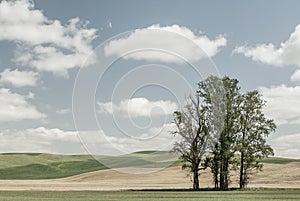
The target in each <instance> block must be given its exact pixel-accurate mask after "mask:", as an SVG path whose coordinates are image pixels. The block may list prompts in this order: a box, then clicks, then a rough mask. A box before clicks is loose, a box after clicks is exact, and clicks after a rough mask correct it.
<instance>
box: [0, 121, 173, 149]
mask: <svg viewBox="0 0 300 201" xmlns="http://www.w3.org/2000/svg"><path fill="white" fill-rule="evenodd" d="M173 129H174V125H173V124H164V125H163V126H161V127H155V128H152V129H150V130H149V131H148V132H147V133H143V134H141V138H146V140H140V139H134V138H130V137H116V136H109V135H106V134H104V132H103V131H78V132H77V131H63V130H61V129H58V128H53V129H48V128H44V127H39V128H29V129H25V130H12V129H7V130H3V131H0V144H1V146H0V152H47V153H67V154H75V153H81V154H82V153H86V151H85V150H84V149H83V146H82V144H81V142H80V140H79V138H78V136H80V138H81V139H83V142H84V144H85V145H86V146H87V147H86V148H87V150H88V151H89V153H91V154H93V155H117V154H125V153H132V152H135V151H142V150H170V149H171V148H172V146H173V143H174V140H176V138H174V136H173V135H171V134H170V131H171V130H173ZM58 145H59V146H58Z"/></svg>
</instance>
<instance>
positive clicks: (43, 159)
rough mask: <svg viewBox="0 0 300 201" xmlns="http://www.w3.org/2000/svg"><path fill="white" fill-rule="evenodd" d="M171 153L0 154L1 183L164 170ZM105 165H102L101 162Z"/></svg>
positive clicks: (168, 163)
mask: <svg viewBox="0 0 300 201" xmlns="http://www.w3.org/2000/svg"><path fill="white" fill-rule="evenodd" d="M169 156H170V155H169V152H161V151H159V152H156V151H147V152H136V153H132V154H127V155H122V156H97V157H96V159H97V160H96V159H95V158H93V157H91V156H89V155H54V154H44V153H43V154H42V153H6V154H0V179H54V178H62V177H68V176H73V175H77V174H81V173H85V172H91V171H96V170H102V169H107V167H106V166H105V165H104V164H106V165H108V167H113V168H120V167H136V166H138V167H164V166H166V165H170V164H172V162H170V161H168V159H169V158H170V157H169ZM98 161H101V162H102V163H103V164H102V163H100V162H98Z"/></svg>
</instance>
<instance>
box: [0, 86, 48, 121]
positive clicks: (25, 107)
mask: <svg viewBox="0 0 300 201" xmlns="http://www.w3.org/2000/svg"><path fill="white" fill-rule="evenodd" d="M33 97H34V95H33V93H29V94H28V95H27V96H23V95H20V94H17V93H12V92H11V91H10V90H9V89H6V88H0V121H2V122H8V121H20V120H24V119H44V118H46V115H45V114H43V113H41V112H39V111H38V110H37V109H36V107H35V106H33V105H31V104H30V103H29V102H28V101H27V100H28V99H31V98H33Z"/></svg>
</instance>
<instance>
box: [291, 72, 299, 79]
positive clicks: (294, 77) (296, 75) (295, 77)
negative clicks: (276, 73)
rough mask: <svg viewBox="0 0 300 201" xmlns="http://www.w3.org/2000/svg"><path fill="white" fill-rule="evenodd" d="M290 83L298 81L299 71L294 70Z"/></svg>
mask: <svg viewBox="0 0 300 201" xmlns="http://www.w3.org/2000/svg"><path fill="white" fill-rule="evenodd" d="M291 81H293V82H297V81H300V70H296V71H295V72H294V73H293V75H292V76H291Z"/></svg>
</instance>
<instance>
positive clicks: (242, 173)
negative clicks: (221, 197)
mask: <svg viewBox="0 0 300 201" xmlns="http://www.w3.org/2000/svg"><path fill="white" fill-rule="evenodd" d="M244 158H245V154H244V152H242V153H241V167H240V189H243V188H244V187H245V175H244V161H245V159H244Z"/></svg>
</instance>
